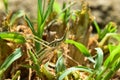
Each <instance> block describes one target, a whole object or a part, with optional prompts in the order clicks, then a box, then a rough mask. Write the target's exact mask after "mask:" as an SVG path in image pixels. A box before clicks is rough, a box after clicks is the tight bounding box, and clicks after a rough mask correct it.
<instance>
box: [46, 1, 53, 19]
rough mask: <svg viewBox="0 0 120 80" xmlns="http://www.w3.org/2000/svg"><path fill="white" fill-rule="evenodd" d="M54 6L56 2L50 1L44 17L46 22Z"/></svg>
mask: <svg viewBox="0 0 120 80" xmlns="http://www.w3.org/2000/svg"><path fill="white" fill-rule="evenodd" d="M53 4H54V0H50V2H49V4H48V7H47V10H46V12H45V15H44V21H45V20H46V18H47V17H48V16H49V15H50V13H51V12H52V10H53Z"/></svg>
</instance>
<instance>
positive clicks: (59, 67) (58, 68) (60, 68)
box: [55, 51, 66, 73]
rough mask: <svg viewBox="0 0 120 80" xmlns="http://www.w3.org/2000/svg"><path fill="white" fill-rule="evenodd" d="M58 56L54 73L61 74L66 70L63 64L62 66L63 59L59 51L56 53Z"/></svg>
mask: <svg viewBox="0 0 120 80" xmlns="http://www.w3.org/2000/svg"><path fill="white" fill-rule="evenodd" d="M58 55H59V56H58V60H57V62H56V67H55V69H56V73H59V72H62V71H64V70H65V68H66V67H65V64H64V58H63V56H62V53H61V52H60V51H59V52H58Z"/></svg>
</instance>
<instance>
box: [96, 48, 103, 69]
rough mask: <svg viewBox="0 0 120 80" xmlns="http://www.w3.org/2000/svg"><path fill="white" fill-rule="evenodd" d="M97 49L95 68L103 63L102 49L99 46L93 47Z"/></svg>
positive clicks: (98, 67)
mask: <svg viewBox="0 0 120 80" xmlns="http://www.w3.org/2000/svg"><path fill="white" fill-rule="evenodd" d="M95 49H96V50H97V58H96V63H95V69H96V70H99V69H100V68H101V66H102V63H103V51H102V50H101V49H100V48H95Z"/></svg>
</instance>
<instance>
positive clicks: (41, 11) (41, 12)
mask: <svg viewBox="0 0 120 80" xmlns="http://www.w3.org/2000/svg"><path fill="white" fill-rule="evenodd" d="M43 16H44V15H43V5H42V0H38V27H40V25H41V24H42V22H43Z"/></svg>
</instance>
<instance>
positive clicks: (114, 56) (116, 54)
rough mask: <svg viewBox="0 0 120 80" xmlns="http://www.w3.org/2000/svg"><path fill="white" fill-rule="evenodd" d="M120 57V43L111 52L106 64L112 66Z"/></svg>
mask: <svg viewBox="0 0 120 80" xmlns="http://www.w3.org/2000/svg"><path fill="white" fill-rule="evenodd" d="M119 57H120V44H119V45H118V46H117V47H116V48H115V49H114V50H113V51H112V52H111V53H110V56H109V57H108V58H107V59H106V60H105V62H104V66H105V67H110V66H111V65H112V64H113V63H114V62H115V61H116V60H117V59H118V58H119Z"/></svg>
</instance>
